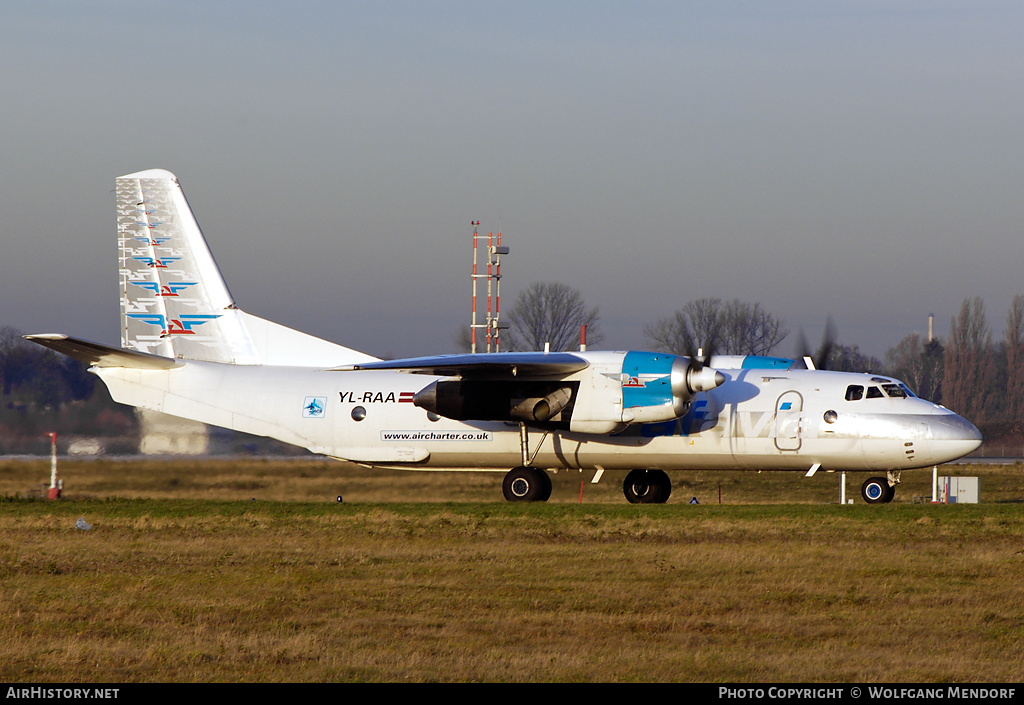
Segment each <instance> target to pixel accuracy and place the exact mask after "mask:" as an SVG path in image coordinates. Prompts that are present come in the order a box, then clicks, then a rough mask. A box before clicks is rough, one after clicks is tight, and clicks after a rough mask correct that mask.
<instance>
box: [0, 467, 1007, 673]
mask: <svg viewBox="0 0 1024 705" xmlns="http://www.w3.org/2000/svg"><path fill="white" fill-rule="evenodd" d="M60 471H61V476H62V477H63V478H64V479H65V483H66V484H65V493H64V498H63V499H61V500H59V501H51V502H48V501H38V500H35V501H30V500H25V499H19V498H17V495H24V494H25V493H26V491H27V490H28V489H29V488H30V487H38V486H39V485H40V483H42V482H43V481H45V480H46V479H47V478H48V476H49V464H48V462H47V461H10V462H4V463H0V496H5V497H6V498H7V499H6V501H3V502H2V503H0V584H2V586H3V593H4V599H3V601H2V602H0V657H2V658H0V679H2V680H3V681H7V682H12V681H34V682H40V681H60V682H71V681H77V682H132V681H173V682H181V681H200V682H209V681H230V682H241V681H244V682H253V681H266V682H285V681H307V682H308V681H699V682H713V681H726V682H753V681H758V682H764V681H788V682H808V681H833V682H834V681H847V682H938V681H960V682H1010V681H1014V682H1016V681H1020V680H1022V678H1024V580H1022V578H1024V512H1022V507H1021V504H1020V503H1021V502H1022V501H1024V469H1022V468H1021V466H1019V465H1003V466H957V467H954V468H940V474H946V473H949V474H961V475H978V476H979V477H980V478H981V479H980V485H981V494H982V503H980V504H978V505H960V506H939V505H931V504H917V503H914V502H913V501H912V500H913V498H914V497H920V496H929V497H930V494H931V490H930V481H931V473H930V471H920V472H917V473H905V474H904V486H903V487H901V489H900V493H899V494H898V495H897V501H896V502H894V503H893V504H890V505H885V506H876V507H869V506H866V505H864V504H863V503H861V502H860V500H859V486H860V482H861V481H862V480H863V479H864V478H863V477H862V476H850V478H849V482H848V489H847V494H848V496H849V497H852V498H857V501H856V503H855V504H854V505H852V506H841V505H839V504H838V498H839V482H840V478H839V477H838V476H836V475H826V474H820V475H818V476H815V477H814V478H810V479H805V478H803V477H802V476H801V475H800V474H798V473H792V474H782V473H774V474H771V473H765V474H756V473H678V474H676V473H674V474H673V475H672V477H673V481H674V483H675V490H674V493H673V497H672V501H671V502H670V503H669V504H667V505H663V506H639V505H629V504H627V503H626V502H625V500H624V499H623V498H622V494H621V489H620V486H619V480H620V479H621V478H619V477H618V476H614V477H609V478H607V479H606V480H605V481H604V482H603V483H602V484H600V485H598V486H596V487H594V486H591V485H589V484H586V485H585V486H584V487H583V501H582V503H580V480H581V478H580V476H579V475H578V474H576V473H560V474H559V475H557V476H556V477H555V489H554V493H553V496H552V501H551V502H549V503H547V504H542V505H513V504H507V503H505V502H504V501H503V500H502V499H501V496H500V482H501V475H500V474H485V473H473V474H465V475H463V474H456V473H400V472H380V471H371V470H365V469H360V468H354V467H350V466H345V465H342V464H340V463H332V462H325V461H319V460H288V461H260V460H257V461H251V460H246V461H239V460H223V461H221V460H218V461H206V462H203V461H191V460H187V461H159V462H158V461H118V462H110V461H77V462H71V461H63V460H62V462H61V467H60ZM583 479H585V480H588V481H589V476H588V477H585V478H583ZM719 488H720V489H721V496H722V504H721V505H719V504H718V494H719ZM338 494H342V495H343V496H344V499H345V501H344V502H343V503H338V502H336V501H335V497H336V496H337V495H338ZM694 496H696V497H697V498H698V500H699V501H700V502H701V503H700V504H699V505H691V504H688V501H689V499H690V498H691V497H694ZM79 518H82V519H83V520H84V521H86V522H88V523H89V524H90V525H91V527H92V528H91V529H90V530H82V529H77V528H75V523H76V520H77V519H79Z"/></svg>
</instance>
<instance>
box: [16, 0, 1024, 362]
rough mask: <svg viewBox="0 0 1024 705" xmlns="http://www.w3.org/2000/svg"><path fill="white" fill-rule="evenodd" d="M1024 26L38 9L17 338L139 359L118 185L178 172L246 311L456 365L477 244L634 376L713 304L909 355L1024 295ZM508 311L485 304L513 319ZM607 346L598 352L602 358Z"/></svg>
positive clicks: (29, 62) (712, 14)
mask: <svg viewBox="0 0 1024 705" xmlns="http://www.w3.org/2000/svg"><path fill="white" fill-rule="evenodd" d="M1022 28H1024V4H1022V3H1019V2H1009V1H1007V2H989V1H987V0H974V1H971V2H966V1H965V2H943V1H942V0H929V1H924V0H922V1H916V0H906V1H903V2H891V1H885V2H872V1H870V0H864V1H851V2H829V1H828V0H813V1H811V0H809V1H807V2H788V1H780V2H730V1H724V2H686V1H683V0H679V1H675V2H645V1H643V0H640V1H631V2H600V1H598V0H586V1H583V2H559V1H558V0H548V1H544V2H534V1H533V0H515V2H503V1H500V0H488V1H486V2H483V1H476V2H450V1H446V0H433V1H429V2H428V1H425V0H420V1H415V2H413V1H408V2H405V1H393V0H373V1H366V2H355V1H343V0H342V1H338V2H307V1H303V0H292V1H290V2H287V3H284V2H258V1H251V2H216V1H212V2H211V1H204V2H187V1H178V2H174V3H167V2H148V1H147V0H133V1H132V2H122V1H120V0H106V1H104V0H96V1H94V2H57V1H55V0H35V1H33V2H31V3H28V2H24V3H10V4H9V5H7V6H6V7H5V10H4V20H3V22H2V23H0V77H2V81H0V86H2V91H3V94H2V99H0V137H2V139H0V164H2V169H0V247H2V250H0V326H3V325H7V326H13V327H15V328H18V329H20V330H22V331H24V332H26V333H41V332H63V333H67V334H69V335H73V336H76V337H82V338H87V339H90V340H94V341H97V342H101V343H107V344H113V345H117V344H118V342H119V338H118V316H119V310H118V304H117V240H116V228H115V213H114V194H113V188H114V179H115V178H116V177H117V176H119V175H122V174H127V173H131V172H134V171H139V170H143V169H149V168H163V169H169V170H171V171H173V172H174V173H175V174H177V176H178V178H179V180H180V183H181V185H182V187H183V188H184V190H185V194H186V196H187V197H188V199H189V202H190V203H191V205H192V207H193V210H194V212H195V214H196V217H197V219H198V221H199V223H200V225H201V227H202V228H203V231H204V233H205V235H206V238H207V240H208V242H209V245H210V248H211V250H212V251H213V253H214V256H215V257H216V259H217V261H218V264H219V265H220V267H221V270H222V272H223V274H224V276H225V279H226V280H227V283H228V286H229V288H230V289H231V292H232V294H233V295H234V297H235V300H236V302H237V304H238V305H239V307H240V308H243V309H245V310H247V311H249V312H250V313H253V314H256V315H258V316H262V317H264V318H269V319H271V320H274V321H277V322H279V323H283V324H285V325H288V326H290V327H293V328H298V329H300V330H303V331H305V332H308V333H311V334H314V335H317V336H320V337H323V338H326V339H328V340H332V341H334V342H337V343H340V344H343V345H346V346H348V347H352V348H356V349H358V350H362V351H365V352H367V353H370V354H373V355H377V356H381V357H399V356H413V355H427V354H436V353H446V352H455V351H456V343H455V339H456V337H457V333H458V330H459V327H460V326H464V325H467V324H468V323H469V322H470V315H471V294H472V284H471V278H470V275H471V268H472V255H473V252H472V232H473V229H472V226H471V222H472V221H480V223H481V225H480V231H481V232H494V233H497V232H501V233H502V244H503V245H507V246H508V247H509V248H510V253H509V254H508V255H507V256H505V257H503V258H502V282H501V285H502V289H501V294H502V299H501V301H502V311H503V312H507V310H508V307H509V306H511V304H512V302H513V301H514V298H515V295H516V293H517V292H518V291H520V290H522V289H525V288H527V287H528V286H529V285H531V284H532V283H534V282H554V281H558V282H562V283H564V284H567V285H569V286H572V287H574V288H576V289H578V290H580V292H581V293H582V295H583V296H584V298H585V299H586V301H587V303H588V304H589V305H592V306H597V307H598V308H599V310H600V314H601V329H602V331H603V334H604V340H603V342H602V343H601V345H600V347H602V348H606V349H619V350H625V349H643V348H645V347H649V343H648V341H647V340H646V339H645V337H644V335H643V329H644V327H645V326H646V325H649V324H652V323H654V322H655V321H657V320H658V319H659V318H663V317H667V316H670V315H672V314H673V313H674V311H675V310H677V309H678V308H680V307H682V306H683V305H684V304H686V303H687V302H689V301H692V300H694V299H699V298H703V297H709V296H711V297H718V298H721V299H723V300H731V299H740V300H743V301H747V302H760V303H761V305H762V306H763V307H764V308H765V309H766V310H768V311H770V312H771V313H773V314H775V315H776V316H778V317H780V318H781V319H783V321H784V322H785V324H786V326H787V327H788V328H789V329H790V330H791V331H792V333H791V334H790V336H789V338H787V339H786V340H785V341H783V343H782V344H781V345H780V346H779V347H778V348H777V349H776V352H777V353H780V354H784V355H792V354H794V353H795V352H796V347H797V338H798V332H799V331H803V333H804V334H805V336H806V337H807V338H808V339H809V340H810V341H811V342H812V343H814V342H816V341H817V339H818V337H820V336H821V334H822V331H823V330H824V327H825V324H826V320H827V319H828V317H829V316H831V317H832V318H833V319H834V321H835V324H836V328H837V330H838V342H840V343H842V344H845V345H857V346H859V348H860V349H861V351H862V352H866V353H868V354H871V355H874V356H877V357H882V356H883V355H884V353H885V351H886V350H887V349H888V348H889V347H891V346H893V345H895V344H896V343H897V342H898V341H899V340H900V339H901V338H903V337H904V336H906V335H907V334H909V333H913V332H917V333H920V334H922V335H924V334H925V333H926V332H927V325H928V316H929V314H934V317H935V332H936V334H937V335H938V336H941V337H944V336H946V335H947V332H948V329H949V323H950V319H951V318H952V317H953V316H954V315H955V314H956V313H957V311H958V309H959V308H960V305H961V302H962V301H963V300H964V299H965V298H968V297H972V298H973V297H981V298H982V299H983V300H984V302H985V310H986V313H987V315H988V320H989V323H990V325H991V327H992V331H993V335H994V336H995V337H997V338H998V336H1000V335H1001V334H1002V331H1003V328H1004V321H1005V319H1006V315H1007V312H1008V310H1009V305H1010V301H1011V299H1012V297H1013V296H1014V295H1016V294H1024V282H1022V281H1021V277H1020V273H1019V268H1020V263H1021V262H1022V259H1024V258H1022V255H1024V237H1022V232H1021V230H1022V223H1024V197H1022V196H1024V188H1022V187H1024V42H1021V41H1020V36H1021V29H1022ZM481 293H482V291H481ZM591 347H593V346H591Z"/></svg>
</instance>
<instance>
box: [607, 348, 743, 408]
mask: <svg viewBox="0 0 1024 705" xmlns="http://www.w3.org/2000/svg"><path fill="white" fill-rule="evenodd" d="M723 382H725V375H723V374H722V373H721V372H718V371H717V370H713V369H711V368H710V367H704V366H703V365H701V364H698V363H696V362H695V361H693V360H690V359H688V358H685V357H679V356H677V355H669V354H666V353H649V352H629V353H626V356H625V358H624V359H623V361H622V421H623V422H624V423H653V422H658V421H670V420H672V419H677V418H679V417H680V416H682V415H684V414H685V413H686V410H687V409H688V408H689V405H690V400H691V399H692V398H693V397H694V396H695V395H696V394H698V393H699V392H709V391H711V390H712V389H714V388H715V387H717V386H718V385H720V384H722V383H723Z"/></svg>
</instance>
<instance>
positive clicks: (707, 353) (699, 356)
mask: <svg viewBox="0 0 1024 705" xmlns="http://www.w3.org/2000/svg"><path fill="white" fill-rule="evenodd" d="M694 345H695V343H694V340H693V338H692V337H691V338H690V339H689V340H688V341H687V351H686V352H687V357H688V358H690V363H689V364H688V365H687V366H686V371H685V373H684V375H683V382H685V384H686V390H687V391H688V392H689V396H692V395H694V394H696V393H697V392H708V391H711V390H712V389H714V388H715V387H717V386H718V385H720V384H722V383H723V382H725V375H723V374H722V373H721V372H719V371H718V370H713V369H711V368H710V367H707V362H708V360H710V359H711V356H712V351H713V350H714V345H715V342H714V340H713V339H712V340H710V341H708V346H707V347H706V348H700V347H698V348H696V350H695V349H694ZM673 372H675V366H674V365H673ZM672 388H673V390H675V389H676V376H675V375H673V385H672Z"/></svg>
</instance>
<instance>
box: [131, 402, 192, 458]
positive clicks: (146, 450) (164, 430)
mask: <svg viewBox="0 0 1024 705" xmlns="http://www.w3.org/2000/svg"><path fill="white" fill-rule="evenodd" d="M137 411H138V414H139V425H140V430H141V440H140V441H139V452H141V453H143V454H144V455H205V454H207V453H209V452H210V430H209V429H208V428H207V426H206V424H204V423H199V422H198V421H189V420H187V419H181V418H178V417H177V416H170V415H169V414H164V413H161V412H159V411H149V410H148V409H138V410H137Z"/></svg>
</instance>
